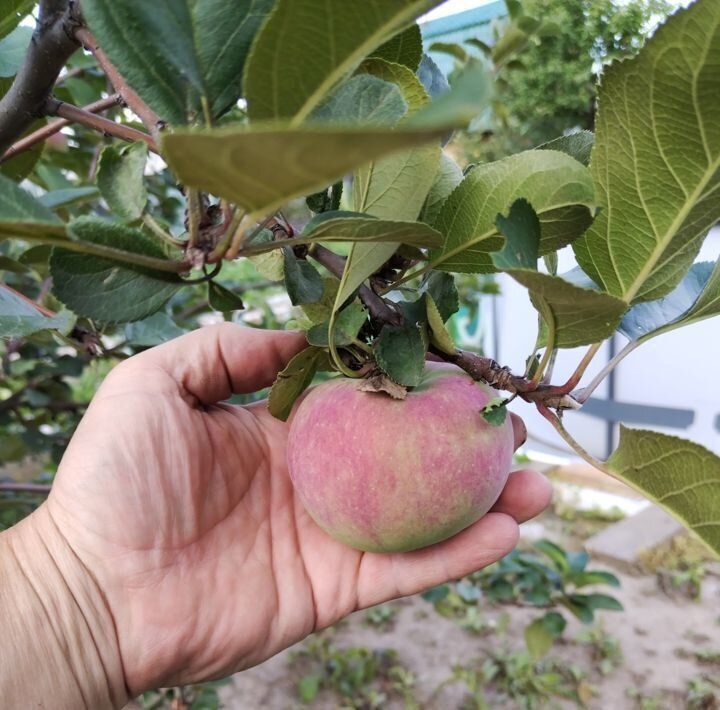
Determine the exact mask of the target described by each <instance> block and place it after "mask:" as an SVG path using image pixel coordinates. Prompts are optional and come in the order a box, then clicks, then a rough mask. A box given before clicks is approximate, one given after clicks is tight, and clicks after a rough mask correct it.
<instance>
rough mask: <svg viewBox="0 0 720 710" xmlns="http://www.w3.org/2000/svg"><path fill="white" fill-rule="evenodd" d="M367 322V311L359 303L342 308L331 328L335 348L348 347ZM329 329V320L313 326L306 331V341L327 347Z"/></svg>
mask: <svg viewBox="0 0 720 710" xmlns="http://www.w3.org/2000/svg"><path fill="white" fill-rule="evenodd" d="M366 320H367V311H366V310H365V309H364V308H363V307H362V304H360V303H351V304H350V305H349V306H347V307H346V308H343V310H342V311H340V312H339V313H338V314H337V316H336V317H335V323H334V327H333V342H334V343H335V345H337V346H342V345H350V343H352V342H353V341H354V340H355V339H356V338H357V336H358V333H359V332H360V328H362V327H363V325H364V323H365V321H366ZM329 327H330V321H329V319H328V320H326V321H324V322H322V323H318V324H317V325H314V326H313V327H312V328H310V330H308V331H307V334H306V335H307V341H308V343H310V345H317V346H319V347H325V348H326V347H327V346H328V343H329V340H328V330H329Z"/></svg>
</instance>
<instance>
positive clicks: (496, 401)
mask: <svg viewBox="0 0 720 710" xmlns="http://www.w3.org/2000/svg"><path fill="white" fill-rule="evenodd" d="M480 414H481V415H482V417H483V419H484V420H485V421H486V422H487V423H488V424H492V425H493V426H502V425H503V424H504V423H505V420H506V419H507V402H506V401H505V400H504V399H503V398H502V397H493V398H492V399H491V400H490V401H489V402H488V403H487V404H486V405H485V406H484V407H483V409H482V411H481V412H480Z"/></svg>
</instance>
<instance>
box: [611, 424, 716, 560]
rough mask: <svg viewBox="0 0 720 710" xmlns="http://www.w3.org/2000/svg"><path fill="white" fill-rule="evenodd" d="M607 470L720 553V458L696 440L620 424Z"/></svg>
mask: <svg viewBox="0 0 720 710" xmlns="http://www.w3.org/2000/svg"><path fill="white" fill-rule="evenodd" d="M606 466H607V468H608V469H609V470H610V472H611V473H612V474H613V475H615V476H617V477H618V478H620V479H621V480H623V481H625V483H628V484H629V485H631V486H632V487H633V488H635V489H636V490H638V491H640V492H641V493H642V494H643V495H645V496H647V497H648V498H650V499H651V500H653V501H655V502H656V503H658V505H660V506H662V507H663V508H665V510H667V511H668V512H669V513H671V514H672V515H674V516H675V517H676V518H678V520H680V521H681V522H682V523H683V524H684V525H685V526H686V527H687V528H689V529H690V530H692V531H693V532H694V533H695V534H696V535H697V536H698V537H699V538H700V539H701V540H703V541H704V542H705V543H706V544H707V545H708V546H709V547H710V549H712V550H713V551H714V552H715V553H716V554H720V514H719V513H718V511H720V457H718V456H716V455H715V454H714V453H713V452H711V451H709V450H708V449H706V448H704V447H702V446H700V445H699V444H695V443H693V442H691V441H686V440H684V439H680V438H677V437H674V436H668V435H667V434H660V433H658V432H653V431H643V430H640V429H628V428H627V427H624V426H621V427H620V445H619V446H618V448H617V449H616V451H615V452H614V453H613V454H612V456H611V457H610V458H609V460H608V462H607V464H606Z"/></svg>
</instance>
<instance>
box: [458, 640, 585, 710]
mask: <svg viewBox="0 0 720 710" xmlns="http://www.w3.org/2000/svg"><path fill="white" fill-rule="evenodd" d="M447 682H448V683H452V682H456V683H457V682H459V683H462V684H463V685H464V686H465V687H466V688H467V690H468V692H469V695H468V697H467V698H466V702H465V705H463V707H464V708H472V709H475V708H477V710H486V709H487V708H491V707H497V706H498V705H499V704H500V703H502V702H507V701H508V700H510V701H513V702H514V703H515V704H516V706H517V707H521V708H527V710H533V709H534V708H542V707H547V706H548V703H550V702H551V701H552V700H553V699H557V698H565V699H569V700H574V701H576V702H577V703H584V702H585V701H586V700H588V699H589V695H590V687H589V686H588V685H587V683H585V681H584V673H583V671H582V670H581V669H580V668H578V667H577V666H572V665H571V666H568V665H567V664H566V663H564V662H561V661H558V660H556V659H552V658H546V659H542V660H539V661H533V660H532V659H531V658H530V656H529V654H528V653H526V652H515V653H511V652H502V651H501V652H495V653H492V654H489V655H488V656H487V657H486V658H485V659H484V660H483V661H482V662H481V663H480V664H479V666H477V667H475V666H472V667H463V666H456V667H455V668H453V675H452V678H451V679H450V680H449V681H447Z"/></svg>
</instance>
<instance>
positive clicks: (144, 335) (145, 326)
mask: <svg viewBox="0 0 720 710" xmlns="http://www.w3.org/2000/svg"><path fill="white" fill-rule="evenodd" d="M184 334H185V331H184V330H183V329H182V328H180V327H179V326H178V325H177V323H175V321H174V320H173V319H172V318H171V317H170V316H169V315H168V314H167V313H164V312H163V311H158V312H157V313H153V314H152V315H151V316H149V317H148V318H144V319H143V320H139V321H135V322H134V323H128V324H127V325H126V326H125V337H126V338H127V340H128V342H130V343H132V344H133V345H136V346H140V347H144V348H151V347H153V346H155V345H160V344H161V343H166V342H167V341H168V340H172V339H173V338H178V337H180V336H181V335H184Z"/></svg>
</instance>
